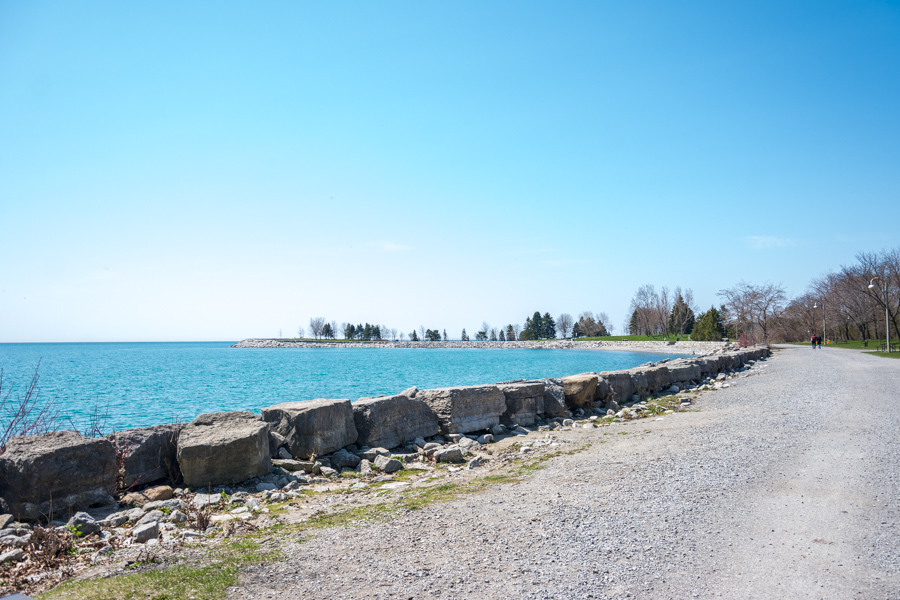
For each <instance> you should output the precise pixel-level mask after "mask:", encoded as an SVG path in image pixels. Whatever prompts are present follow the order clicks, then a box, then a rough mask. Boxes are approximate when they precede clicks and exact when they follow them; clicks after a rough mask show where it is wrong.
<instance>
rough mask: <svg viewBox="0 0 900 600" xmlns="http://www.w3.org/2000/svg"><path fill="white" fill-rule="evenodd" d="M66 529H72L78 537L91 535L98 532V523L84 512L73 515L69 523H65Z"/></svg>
mask: <svg viewBox="0 0 900 600" xmlns="http://www.w3.org/2000/svg"><path fill="white" fill-rule="evenodd" d="M66 527H72V528H73V529H74V530H75V531H77V532H78V535H79V536H84V535H91V534H92V533H97V532H98V531H100V523H98V522H97V521H96V520H95V519H94V517H92V516H91V515H89V514H87V513H86V512H77V513H75V515H74V516H73V517H72V518H71V519H69V522H68V523H66Z"/></svg>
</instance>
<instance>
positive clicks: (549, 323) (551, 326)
mask: <svg viewBox="0 0 900 600" xmlns="http://www.w3.org/2000/svg"><path fill="white" fill-rule="evenodd" d="M541 320H542V321H543V322H542V325H543V328H542V330H541V337H542V338H546V339H548V340H552V339H554V338H556V321H554V320H553V317H551V316H550V313H544V317H543V319H541Z"/></svg>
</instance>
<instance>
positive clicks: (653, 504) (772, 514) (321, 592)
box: [230, 347, 900, 599]
mask: <svg viewBox="0 0 900 600" xmlns="http://www.w3.org/2000/svg"><path fill="white" fill-rule="evenodd" d="M764 364H765V367H764V368H763V369H761V374H759V375H754V376H750V377H746V378H740V379H736V380H734V386H733V387H731V388H728V389H724V390H719V391H712V392H706V393H703V394H701V395H700V397H699V399H698V400H697V402H696V404H695V406H696V407H697V408H699V410H698V411H696V412H686V413H678V414H674V415H668V416H666V417H665V418H663V419H661V420H656V419H644V420H640V421H632V422H627V423H624V424H620V425H615V426H611V427H608V428H601V429H596V430H587V431H584V432H581V431H579V432H573V437H572V438H571V439H572V440H573V442H574V443H577V442H578V440H580V439H583V440H591V441H593V442H594V443H593V445H592V446H591V447H590V448H589V449H587V450H585V451H582V452H579V453H577V454H573V455H570V456H559V457H556V458H553V459H551V460H550V461H548V463H547V466H546V468H544V469H543V470H541V471H538V472H537V473H535V474H534V475H532V476H530V477H529V478H528V479H526V480H523V481H521V482H518V483H513V484H503V485H495V486H492V487H489V488H488V489H487V490H485V491H483V492H480V493H477V494H474V495H470V496H466V497H464V498H462V499H459V500H455V501H452V502H447V503H443V504H436V505H431V506H428V507H426V508H424V509H422V510H418V511H413V512H408V513H406V514H404V515H400V516H398V517H396V518H394V519H393V520H391V521H388V522H381V523H374V524H371V525H366V526H359V527H350V528H334V529H330V530H324V531H321V532H319V533H317V535H316V537H314V538H313V539H309V540H306V541H302V542H301V541H298V542H297V543H294V544H291V545H289V547H288V548H287V549H286V552H287V558H286V559H285V560H284V561H282V562H278V563H274V564H268V565H264V566H260V567H255V568H252V569H250V570H249V571H247V572H245V573H244V574H243V575H242V578H241V585H240V587H238V588H235V589H232V590H230V595H231V597H234V598H255V599H259V598H281V597H302V598H428V597H443V598H450V597H452V598H501V597H508V598H742V599H743V598H878V599H880V598H884V599H887V598H900V574H898V568H900V553H898V547H900V541H898V535H897V533H898V532H897V523H898V500H900V476H898V474H897V472H898V465H900V434H898V431H900V405H898V404H900V360H889V359H881V358H875V357H871V356H868V355H865V354H862V353H858V352H854V351H850V350H838V349H832V348H826V349H823V350H816V351H813V350H811V349H809V348H806V347H786V348H784V349H780V350H779V351H778V352H777V353H776V355H775V356H774V357H773V358H771V359H769V360H768V361H766V362H765V363H764ZM578 436H581V437H578Z"/></svg>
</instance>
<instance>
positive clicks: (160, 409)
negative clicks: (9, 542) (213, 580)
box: [0, 342, 672, 430]
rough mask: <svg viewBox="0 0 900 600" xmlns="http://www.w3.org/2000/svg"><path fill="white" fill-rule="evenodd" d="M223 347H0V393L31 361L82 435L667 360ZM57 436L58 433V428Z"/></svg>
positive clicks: (633, 355) (18, 384)
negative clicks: (99, 419)
mask: <svg viewBox="0 0 900 600" xmlns="http://www.w3.org/2000/svg"><path fill="white" fill-rule="evenodd" d="M230 344H231V343H230V342H185V343H106V344H99V343H98V344H0V368H2V369H3V372H4V380H3V388H4V389H3V393H4V395H5V393H6V391H7V390H9V389H13V390H14V392H24V388H25V387H26V385H27V384H28V381H29V379H30V377H31V375H32V373H33V372H34V367H35V365H36V364H37V362H38V360H39V359H40V360H41V361H42V362H41V368H40V394H41V398H48V397H54V396H56V397H57V400H56V402H57V405H58V407H59V408H61V409H62V411H63V413H64V415H65V419H66V420H65V423H64V426H66V427H67V426H68V419H69V418H71V419H72V420H73V421H74V422H75V424H76V425H78V426H82V424H83V423H85V422H86V421H87V418H88V415H89V414H90V413H91V411H92V410H93V409H94V407H95V406H98V405H99V406H101V407H102V408H103V409H104V410H105V407H106V406H107V404H108V405H109V412H108V414H109V417H108V421H107V424H106V425H107V427H108V428H109V429H117V430H121V429H125V428H129V427H141V426H146V425H158V424H160V423H169V422H173V421H176V420H181V421H190V420H191V419H193V418H194V417H196V416H197V415H199V414H201V413H205V412H217V411H223V410H252V411H255V412H259V409H261V408H264V407H266V406H270V405H272V404H277V403H279V402H288V401H295V400H310V399H312V398H350V399H351V400H356V399H357V398H360V397H362V396H377V395H379V394H395V393H398V392H400V391H403V390H404V389H406V388H408V387H411V386H414V385H415V386H417V387H419V389H425V388H434V387H446V386H451V385H474V384H483V383H492V382H497V381H507V380H511V379H536V378H541V377H562V376H564V375H572V374H575V373H583V372H585V371H597V372H599V371H609V370H615V369H627V368H630V367H634V366H637V365H639V364H642V363H645V362H647V361H651V360H653V361H656V360H660V359H662V358H665V357H667V356H672V355H668V354H656V353H647V352H612V351H598V350H494V349H454V348H447V349H443V348H442V349H409V348H279V349H257V348H252V349H251V348H246V349H244V348H240V349H239V348H229V346H230ZM64 428H65V427H64Z"/></svg>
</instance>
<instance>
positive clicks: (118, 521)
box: [100, 510, 130, 527]
mask: <svg viewBox="0 0 900 600" xmlns="http://www.w3.org/2000/svg"><path fill="white" fill-rule="evenodd" d="M129 512H130V511H127V510H126V511H122V512H117V513H113V514H111V515H109V516H108V517H106V518H105V519H103V520H102V521H100V525H102V526H103V527H118V526H119V525H124V524H125V523H127V522H128V513H129Z"/></svg>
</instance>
